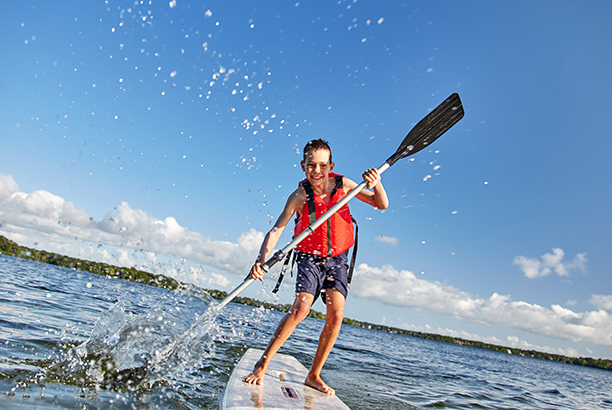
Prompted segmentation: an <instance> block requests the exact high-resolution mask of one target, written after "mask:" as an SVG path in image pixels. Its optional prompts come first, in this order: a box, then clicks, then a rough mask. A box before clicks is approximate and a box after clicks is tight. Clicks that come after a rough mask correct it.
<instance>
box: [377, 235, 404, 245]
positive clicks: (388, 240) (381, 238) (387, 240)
mask: <svg viewBox="0 0 612 410" xmlns="http://www.w3.org/2000/svg"><path fill="white" fill-rule="evenodd" d="M374 240H375V241H376V242H380V243H384V244H386V245H391V246H397V245H398V244H399V239H397V238H393V237H391V236H383V235H379V236H377V237H376V238H375V239H374Z"/></svg>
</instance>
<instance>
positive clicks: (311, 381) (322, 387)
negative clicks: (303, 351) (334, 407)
mask: <svg viewBox="0 0 612 410" xmlns="http://www.w3.org/2000/svg"><path fill="white" fill-rule="evenodd" d="M304 384H305V385H306V386H310V387H312V388H313V389H317V390H318V391H320V392H323V393H325V394H327V395H330V396H333V395H334V394H335V393H336V392H335V391H334V389H332V388H331V387H329V386H328V385H327V384H325V382H324V381H323V380H322V379H321V376H314V375H311V374H308V376H306V380H304Z"/></svg>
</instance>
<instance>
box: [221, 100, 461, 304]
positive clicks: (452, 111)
mask: <svg viewBox="0 0 612 410" xmlns="http://www.w3.org/2000/svg"><path fill="white" fill-rule="evenodd" d="M463 115H464V111H463V105H462V104H461V100H460V99H459V94H457V93H454V94H452V95H451V96H450V97H448V98H447V99H446V100H444V102H442V104H440V105H438V106H437V107H436V109H434V110H433V111H432V112H430V113H429V114H428V115H427V116H426V117H425V118H423V119H422V120H421V121H419V123H418V124H417V125H415V126H414V128H413V129H412V130H411V131H410V132H409V133H408V135H406V138H404V140H403V141H402V143H401V144H400V146H399V147H398V149H397V151H395V153H394V154H393V155H391V156H390V157H389V159H387V161H385V163H384V164H383V165H382V166H381V167H380V168H378V173H379V174H382V173H383V172H385V171H386V170H387V168H389V167H390V166H391V165H393V164H395V163H396V162H397V161H399V160H400V159H402V158H406V157H408V156H410V155H413V154H416V153H417V152H419V151H420V150H422V149H424V148H426V147H427V146H428V145H430V144H431V143H433V142H434V141H435V140H437V139H438V138H439V137H440V136H441V135H442V134H444V133H445V132H446V131H448V130H450V129H451V127H452V126H453V125H455V124H456V123H457V122H458V121H459V120H460V119H461V118H463ZM366 185H367V182H366V181H363V182H362V183H361V184H359V185H357V186H356V187H355V188H354V189H352V190H351V191H350V192H349V193H348V194H346V195H345V196H344V198H342V199H341V200H340V202H338V203H337V204H336V205H334V206H333V207H331V208H330V209H329V210H328V211H327V212H326V213H324V214H323V215H321V217H320V218H319V219H317V220H316V221H314V222H313V223H312V224H310V225H309V226H308V228H306V229H305V230H304V231H303V232H302V233H301V234H299V235H298V236H297V237H296V238H295V239H293V241H291V243H289V244H288V245H287V246H285V247H284V248H283V249H281V250H280V251H278V252H276V253H275V254H274V255H273V256H272V257H271V258H270V259H268V260H267V261H266V262H265V263H264V264H263V265H261V267H262V269H263V270H264V271H266V272H267V271H268V270H269V269H270V268H271V267H272V266H274V265H275V264H276V263H277V262H279V261H281V260H283V258H284V257H285V255H287V252H289V251H290V250H291V249H293V248H295V247H296V246H297V245H298V244H299V243H300V242H302V241H303V240H304V239H305V238H306V237H307V236H308V235H310V234H311V233H312V232H314V231H315V229H317V228H318V227H319V226H321V224H323V223H324V222H325V221H327V220H328V219H329V218H330V217H331V216H332V215H333V214H334V213H336V212H337V211H338V210H339V209H340V208H342V207H343V206H344V204H346V203H347V202H348V201H350V200H351V199H353V198H354V197H355V195H357V194H358V193H359V192H361V191H362V190H363V189H364V188H365V187H366ZM254 281H255V279H253V278H249V279H246V280H245V281H244V282H243V283H242V284H241V285H240V286H238V287H237V288H236V289H234V290H233V291H232V292H231V293H230V294H228V295H227V296H226V297H225V299H223V300H222V301H221V302H219V304H217V306H216V308H217V309H221V308H223V307H224V306H225V305H227V304H228V303H229V302H231V301H232V299H234V298H235V297H236V296H237V295H238V294H239V293H240V292H242V291H243V290H244V289H246V288H247V287H248V286H249V285H250V284H251V283H253V282H254Z"/></svg>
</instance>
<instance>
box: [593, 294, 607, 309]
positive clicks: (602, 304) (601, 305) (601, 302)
mask: <svg viewBox="0 0 612 410" xmlns="http://www.w3.org/2000/svg"><path fill="white" fill-rule="evenodd" d="M589 303H590V304H591V305H593V306H595V308H596V309H600V310H612V295H591V299H589Z"/></svg>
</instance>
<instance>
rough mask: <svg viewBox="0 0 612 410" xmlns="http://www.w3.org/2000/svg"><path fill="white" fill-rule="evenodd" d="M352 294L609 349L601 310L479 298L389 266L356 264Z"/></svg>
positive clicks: (611, 323) (610, 330)
mask: <svg viewBox="0 0 612 410" xmlns="http://www.w3.org/2000/svg"><path fill="white" fill-rule="evenodd" d="M351 294H353V295H355V296H358V297H361V298H366V299H372V300H376V301H380V302H382V303H385V304H390V305H397V306H406V307H414V308H420V309H426V310H428V311H430V312H432V313H436V314H440V315H445V316H449V317H453V318H456V319H460V320H471V321H474V322H478V323H483V324H487V325H498V326H504V327H508V328H516V329H523V330H527V331H530V332H532V333H535V334H539V335H543V336H549V337H554V338H557V339H565V340H571V341H575V342H591V343H595V344H602V345H612V317H611V316H610V315H609V314H608V313H607V312H606V311H604V310H597V311H587V312H574V311H572V310H570V309H567V308H563V307H561V306H559V305H552V306H551V307H550V308H546V307H543V306H540V305H537V304H531V303H527V302H522V301H513V300H511V298H510V296H509V295H500V294H498V293H493V294H492V295H491V296H490V297H488V298H478V297H474V296H472V295H471V294H469V293H467V292H463V291H460V290H458V289H456V288H454V287H452V286H449V285H446V284H442V283H439V282H429V281H427V280H424V279H419V278H417V277H416V276H415V275H414V273H412V272H410V271H406V270H401V271H398V270H397V269H395V268H394V267H392V266H390V265H387V266H384V267H383V268H375V267H370V266H368V265H366V264H361V265H359V266H358V267H357V269H356V270H355V279H354V280H353V284H352V285H351ZM597 300H599V299H597Z"/></svg>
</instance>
